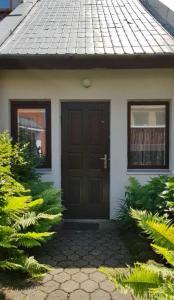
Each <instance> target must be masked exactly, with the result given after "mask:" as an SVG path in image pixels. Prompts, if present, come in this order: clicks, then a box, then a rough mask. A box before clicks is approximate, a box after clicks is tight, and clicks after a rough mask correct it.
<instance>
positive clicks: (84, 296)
mask: <svg viewBox="0 0 174 300" xmlns="http://www.w3.org/2000/svg"><path fill="white" fill-rule="evenodd" d="M69 299H70V300H89V299H90V295H89V294H88V293H86V292H84V291H82V290H77V291H75V292H73V293H71V294H70V298H69ZM101 300H102V299H101Z"/></svg>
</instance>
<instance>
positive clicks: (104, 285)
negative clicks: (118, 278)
mask: <svg viewBox="0 0 174 300" xmlns="http://www.w3.org/2000/svg"><path fill="white" fill-rule="evenodd" d="M99 286H100V288H101V289H102V290H105V291H107V292H113V291H114V290H115V286H114V284H113V282H111V281H110V280H105V281H103V282H100V283H99Z"/></svg>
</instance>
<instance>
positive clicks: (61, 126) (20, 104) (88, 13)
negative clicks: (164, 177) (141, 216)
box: [0, 0, 174, 219]
mask: <svg viewBox="0 0 174 300" xmlns="http://www.w3.org/2000/svg"><path fill="white" fill-rule="evenodd" d="M24 4H25V5H26V4H27V1H26V2H24ZM21 6H22V4H21V5H19V6H18V8H17V9H19V8H20V9H21V10H22V8H21ZM7 18H8V17H7ZM4 21H5V22H7V21H8V20H7V19H5V20H4ZM4 21H2V22H1V23H3V22H4ZM2 26H3V24H2ZM0 32H1V25H0ZM0 40H1V47H0V103H1V110H0V130H4V129H8V130H9V131H10V132H11V134H12V137H13V138H14V140H29V141H30V142H31V144H32V151H36V152H37V153H38V154H39V155H40V156H42V157H43V160H42V164H41V165H40V168H39V171H40V172H41V174H42V178H43V180H44V181H53V182H54V184H55V186H56V187H59V188H62V190H63V200H64V202H65V206H66V208H67V211H66V217H67V218H69V219H108V218H110V219H114V218H115V217H116V216H117V212H118V209H119V207H120V204H121V201H122V200H121V199H122V198H123V196H124V187H125V185H126V184H127V183H128V178H129V177H130V176H134V177H136V178H137V179H138V180H139V181H140V182H141V183H144V182H146V181H147V180H148V179H149V177H150V176H156V175H159V174H169V175H172V174H173V171H174V38H173V37H172V35H170V34H169V32H167V31H166V30H165V28H163V27H162V26H161V25H160V24H159V23H158V22H157V21H156V20H155V19H154V17H153V16H151V15H150V13H149V12H148V11H147V10H146V9H145V8H144V7H143V6H142V4H141V3H140V2H139V1H138V0H134V1H132V2H131V5H130V3H129V2H128V1H126V0H123V1H115V3H114V4H113V3H112V2H107V1H100V3H99V2H97V1H82V0H81V1H78V2H77V1H74V2H73V1H71V2H69V1H66V2H65V1H57V0H52V1H50V2H49V4H48V3H47V1H46V0H42V1H39V2H38V1H33V6H32V7H31V6H30V9H29V10H28V11H27V14H26V16H25V15H23V19H20V22H19V24H18V25H17V26H16V27H15V28H14V31H13V33H12V34H11V35H10V36H7V35H6V38H4V39H3V40H2V38H1V36H0ZM147 201H148V199H147Z"/></svg>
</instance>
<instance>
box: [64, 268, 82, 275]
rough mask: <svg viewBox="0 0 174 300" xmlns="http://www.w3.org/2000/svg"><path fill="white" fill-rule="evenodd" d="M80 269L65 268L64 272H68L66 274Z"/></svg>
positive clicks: (74, 272)
mask: <svg viewBox="0 0 174 300" xmlns="http://www.w3.org/2000/svg"><path fill="white" fill-rule="evenodd" d="M79 271H80V269H79V268H66V269H64V272H66V273H68V274H76V273H78V272H79Z"/></svg>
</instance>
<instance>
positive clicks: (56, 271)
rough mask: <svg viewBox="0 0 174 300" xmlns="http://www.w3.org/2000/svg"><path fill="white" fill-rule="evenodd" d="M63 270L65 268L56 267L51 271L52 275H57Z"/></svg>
mask: <svg viewBox="0 0 174 300" xmlns="http://www.w3.org/2000/svg"><path fill="white" fill-rule="evenodd" d="M62 272H63V268H55V269H54V270H52V271H51V272H50V274H51V275H56V274H59V273H62Z"/></svg>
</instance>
